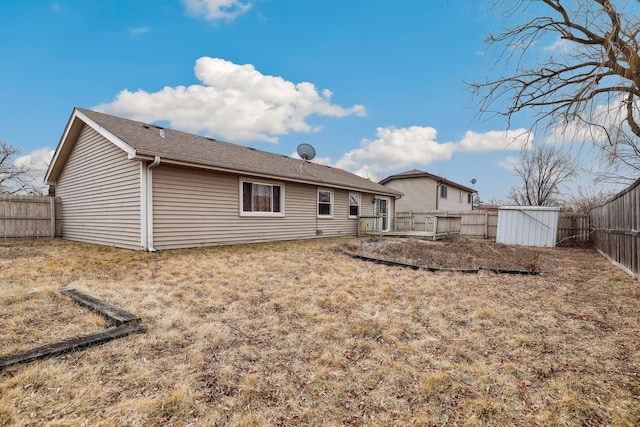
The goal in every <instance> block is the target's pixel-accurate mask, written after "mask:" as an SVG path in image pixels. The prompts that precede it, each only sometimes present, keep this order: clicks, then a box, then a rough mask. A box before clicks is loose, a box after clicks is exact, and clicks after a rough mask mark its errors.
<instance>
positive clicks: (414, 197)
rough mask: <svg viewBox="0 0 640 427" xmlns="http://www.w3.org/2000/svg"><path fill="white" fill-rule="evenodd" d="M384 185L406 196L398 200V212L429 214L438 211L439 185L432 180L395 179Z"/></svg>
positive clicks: (425, 178)
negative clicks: (437, 189)
mask: <svg viewBox="0 0 640 427" xmlns="http://www.w3.org/2000/svg"><path fill="white" fill-rule="evenodd" d="M384 185H385V187H389V188H393V189H394V190H398V191H400V192H401V193H403V194H404V196H402V197H401V198H400V199H398V200H396V211H397V212H409V211H412V212H429V211H435V210H436V187H437V183H436V181H435V180H433V179H431V178H427V177H422V178H403V179H394V180H392V181H389V182H387V183H386V184H384ZM392 212H395V211H392Z"/></svg>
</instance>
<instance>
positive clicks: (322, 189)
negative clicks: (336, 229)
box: [316, 188, 336, 218]
mask: <svg viewBox="0 0 640 427" xmlns="http://www.w3.org/2000/svg"><path fill="white" fill-rule="evenodd" d="M321 191H322V192H325V193H329V194H330V195H331V201H330V202H329V210H330V213H329V215H321V214H320V213H319V212H318V207H319V206H320V192H321ZM335 202H336V201H335V199H334V198H333V190H329V189H328V188H318V190H317V191H316V215H317V217H318V218H333V205H334V204H335ZM323 203H325V202H323Z"/></svg>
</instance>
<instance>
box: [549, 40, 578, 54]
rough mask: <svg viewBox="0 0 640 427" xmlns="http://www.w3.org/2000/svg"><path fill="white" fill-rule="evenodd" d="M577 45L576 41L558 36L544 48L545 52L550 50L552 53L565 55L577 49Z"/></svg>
mask: <svg viewBox="0 0 640 427" xmlns="http://www.w3.org/2000/svg"><path fill="white" fill-rule="evenodd" d="M576 46H577V45H576V43H574V42H571V41H569V40H567V39H563V38H560V37H558V38H557V39H555V40H554V41H553V43H551V44H550V45H547V46H543V47H542V50H543V52H550V53H552V54H553V53H559V54H562V55H565V54H567V53H571V52H573V51H575V49H576Z"/></svg>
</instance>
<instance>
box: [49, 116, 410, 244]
mask: <svg viewBox="0 0 640 427" xmlns="http://www.w3.org/2000/svg"><path fill="white" fill-rule="evenodd" d="M45 180H46V182H47V184H49V185H51V186H55V193H56V195H57V196H59V197H60V198H61V199H62V227H63V231H62V233H63V238H66V239H70V240H78V241H83V242H90V243H97V244H103V245H112V246H117V247H122V248H130V249H141V250H145V251H154V250H156V249H171V248H188V247H198V246H208V245H220V244H233V243H249V242H264V241H276V240H296V239H307V238H315V237H329V236H355V235H356V234H357V230H358V216H360V215H373V214H374V210H376V209H378V210H379V209H382V210H383V211H384V210H386V211H388V216H389V217H390V216H391V213H392V212H394V209H395V199H396V198H397V197H399V196H400V195H401V194H400V193H399V192H398V191H396V190H394V189H392V188H388V187H385V186H382V185H380V184H378V183H375V182H372V181H370V180H367V179H364V178H361V177H359V176H357V175H354V174H352V173H349V172H347V171H344V170H342V169H336V168H332V167H329V166H323V165H319V164H315V163H311V162H306V163H304V164H303V161H302V160H300V159H294V158H291V157H287V156H283V155H279V154H272V153H267V152H264V151H260V150H256V149H253V148H249V147H243V146H239V145H235V144H229V143H226V142H221V141H217V140H214V139H211V138H206V137H201V136H196V135H191V134H188V133H184V132H178V131H175V130H171V129H165V128H162V127H160V126H156V125H152V124H146V123H141V122H137V121H133V120H128V119H123V118H118V117H114V116H110V115H107V114H103V113H98V112H95V111H90V110H84V109H78V108H76V109H74V110H73V113H72V114H71V117H70V119H69V122H68V123H67V126H66V128H65V130H64V133H63V135H62V138H61V140H60V143H59V144H58V147H57V148H56V151H55V153H54V155H53V159H52V161H51V164H50V166H49V169H48V171H47V174H46V177H45ZM383 213H384V212H383Z"/></svg>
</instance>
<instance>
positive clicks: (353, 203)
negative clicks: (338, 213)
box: [349, 193, 360, 218]
mask: <svg viewBox="0 0 640 427" xmlns="http://www.w3.org/2000/svg"><path fill="white" fill-rule="evenodd" d="M359 215H360V195H359V194H354V193H349V218H357V217H358V216H359Z"/></svg>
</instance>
